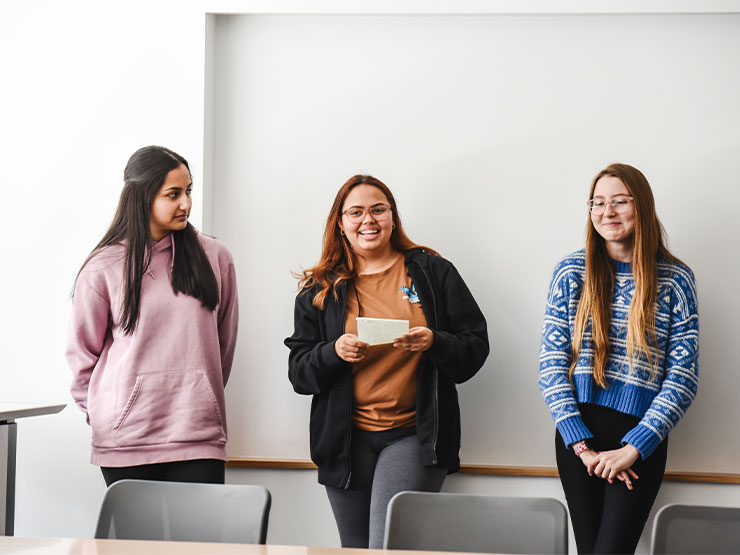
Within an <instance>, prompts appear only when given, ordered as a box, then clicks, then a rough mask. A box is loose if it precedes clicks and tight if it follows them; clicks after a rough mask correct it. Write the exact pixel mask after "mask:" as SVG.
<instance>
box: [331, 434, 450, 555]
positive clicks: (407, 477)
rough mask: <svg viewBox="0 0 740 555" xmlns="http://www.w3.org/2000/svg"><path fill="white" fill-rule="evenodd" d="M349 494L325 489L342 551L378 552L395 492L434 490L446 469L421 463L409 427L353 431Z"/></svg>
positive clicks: (440, 483) (441, 481)
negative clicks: (367, 549)
mask: <svg viewBox="0 0 740 555" xmlns="http://www.w3.org/2000/svg"><path fill="white" fill-rule="evenodd" d="M350 458H351V464H352V479H351V481H350V486H349V488H348V489H340V488H334V487H330V486H327V487H326V493H327V494H328V496H329V503H330V504H331V508H332V511H333V512H334V519H335V520H336V522H337V528H338V529H339V537H340V539H341V542H342V547H369V548H371V549H379V548H382V547H383V536H384V534H385V513H386V509H387V507H388V502H389V501H390V500H391V497H393V496H394V495H395V494H396V493H398V492H399V491H407V490H412V491H439V490H440V489H441V488H442V483H443V482H444V479H445V476H446V475H447V468H444V467H439V466H434V467H425V466H424V465H423V464H422V458H421V444H420V443H419V441H418V440H417V439H416V435H414V428H406V429H395V430H387V431H383V432H368V431H364V430H358V429H354V430H353V431H352V442H351V445H350Z"/></svg>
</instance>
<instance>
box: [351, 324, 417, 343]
mask: <svg viewBox="0 0 740 555" xmlns="http://www.w3.org/2000/svg"><path fill="white" fill-rule="evenodd" d="M408 332H409V321H408V320H390V319H388V318H357V337H359V339H360V341H364V342H365V343H367V344H368V345H385V344H386V343H393V341H394V340H395V339H396V338H397V337H401V336H403V335H406V334H407V333H408Z"/></svg>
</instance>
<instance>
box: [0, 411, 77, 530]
mask: <svg viewBox="0 0 740 555" xmlns="http://www.w3.org/2000/svg"><path fill="white" fill-rule="evenodd" d="M65 406H66V405H29V404H24V403H2V402H0V536H12V535H13V526H14V523H15V446H16V438H17V430H16V423H15V421H16V419H17V418H26V417H29V416H41V415H43V414H54V413H57V412H59V411H60V410H62V409H63V408H64V407H65Z"/></svg>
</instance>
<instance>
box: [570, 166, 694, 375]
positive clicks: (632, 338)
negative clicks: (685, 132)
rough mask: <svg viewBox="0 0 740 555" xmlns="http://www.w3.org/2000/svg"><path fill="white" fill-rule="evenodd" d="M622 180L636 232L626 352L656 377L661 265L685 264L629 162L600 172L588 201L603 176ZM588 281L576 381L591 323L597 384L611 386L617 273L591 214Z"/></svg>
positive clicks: (577, 333)
mask: <svg viewBox="0 0 740 555" xmlns="http://www.w3.org/2000/svg"><path fill="white" fill-rule="evenodd" d="M606 175H608V176H612V177H617V178H619V179H620V180H621V181H622V183H624V185H625V187H627V190H628V191H629V194H630V195H631V196H632V202H633V206H634V209H635V231H634V241H633V247H632V249H633V250H632V274H633V276H634V280H635V294H634V296H633V297H632V302H631V303H630V310H629V317H628V328H627V353H628V356H629V364H630V368H631V367H632V361H633V358H634V357H635V355H638V354H639V353H642V354H643V355H644V356H645V358H646V359H647V361H648V364H649V365H650V374H651V378H652V379H654V378H655V376H656V371H655V369H654V367H653V361H654V357H653V354H652V352H651V350H650V349H651V346H655V345H656V336H655V312H656V308H657V294H658V285H657V281H658V280H657V261H658V259H659V258H663V259H666V260H671V261H675V262H680V260H678V258H676V257H675V256H673V255H672V254H671V253H670V252H669V251H668V248H667V247H666V241H665V229H664V228H663V225H662V224H661V223H660V220H659V219H658V216H657V214H656V213H655V200H654V199H653V192H652V190H651V189H650V184H649V183H648V181H647V179H646V178H645V176H644V175H643V174H642V172H641V171H640V170H638V169H637V168H633V167H632V166H628V165H627V164H611V165H609V166H607V167H606V168H604V169H603V170H601V171H600V172H599V173H598V174H596V177H594V180H593V182H592V183H591V191H590V192H589V197H588V198H589V199H592V198H593V195H594V189H595V188H596V182H597V181H599V179H601V178H602V177H604V176H606ZM586 226H587V227H586V277H585V281H584V284H583V292H582V294H581V300H580V302H579V303H578V310H577V311H576V317H575V325H574V332H573V360H572V362H571V365H570V376H571V379H572V376H573V371H574V370H575V367H576V363H577V361H578V354H579V352H580V350H581V347H582V343H583V335H584V332H585V330H586V326H587V325H588V322H589V320H590V321H591V336H592V339H593V343H594V360H593V373H594V380H595V381H596V383H597V384H598V385H599V386H601V387H603V388H606V378H605V376H604V369H605V367H606V362H607V359H608V358H609V324H610V322H611V305H612V295H613V290H614V269H613V267H612V264H611V262H610V260H609V256H608V254H607V250H606V242H605V241H604V238H603V237H601V235H599V234H598V232H597V231H596V230H595V229H594V226H593V223H592V222H591V217H590V215H589V217H588V222H587V224H586Z"/></svg>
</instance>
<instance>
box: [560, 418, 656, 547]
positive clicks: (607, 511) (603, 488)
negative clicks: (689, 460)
mask: <svg viewBox="0 0 740 555" xmlns="http://www.w3.org/2000/svg"><path fill="white" fill-rule="evenodd" d="M579 409H580V411H581V416H582V417H583V420H584V422H585V423H586V426H588V428H589V429H590V430H591V432H592V433H593V434H594V439H591V440H589V441H588V443H589V446H590V447H592V448H593V449H595V450H596V451H607V450H610V449H618V448H620V447H621V446H622V445H621V439H622V437H624V435H625V434H626V433H627V432H628V431H629V430H631V429H632V428H634V427H635V425H637V423H638V422H639V421H640V419H639V418H637V417H635V416H631V415H628V414H624V413H621V412H618V411H616V410H613V409H609V408H606V407H600V406H596V405H585V404H584V405H579ZM667 454H668V440H667V439H666V440H665V441H663V442H662V443H661V444H660V445H658V447H657V448H656V449H655V451H653V453H652V454H651V455H650V456H649V457H648V458H647V459H646V460H642V459H640V458H638V460H637V462H636V463H635V464H634V465H633V466H632V469H633V470H634V471H635V472H636V473H637V475H638V476H639V479H637V480H635V479H633V480H632V484H633V486H634V489H633V490H632V491H630V490H628V489H627V486H625V485H624V483H623V482H620V481H619V480H616V479H615V480H614V483H613V484H610V483H609V482H608V481H607V480H604V479H603V478H599V477H597V476H589V475H588V472H587V470H586V467H585V466H584V464H583V462H581V460H580V459H579V458H578V457H577V456H576V455H575V453H574V452H573V449H570V448H569V447H568V446H566V445H565V443H564V442H563V438H562V437H561V436H560V433H557V432H556V435H555V456H556V458H557V463H558V471H559V472H560V482H561V483H562V484H563V491H564V492H565V498H566V500H567V502H568V509H569V511H570V519H571V522H572V523H573V532H574V534H575V537H576V544H577V546H578V553H634V552H635V548H636V547H637V543H638V542H639V541H640V536H641V535H642V530H643V528H644V527H645V522H646V521H647V518H648V515H649V514H650V509H651V508H652V506H653V503H654V502H655V497H656V496H657V495H658V490H659V489H660V484H661V482H662V481H663V474H664V473H665V463H666V457H667Z"/></svg>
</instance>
